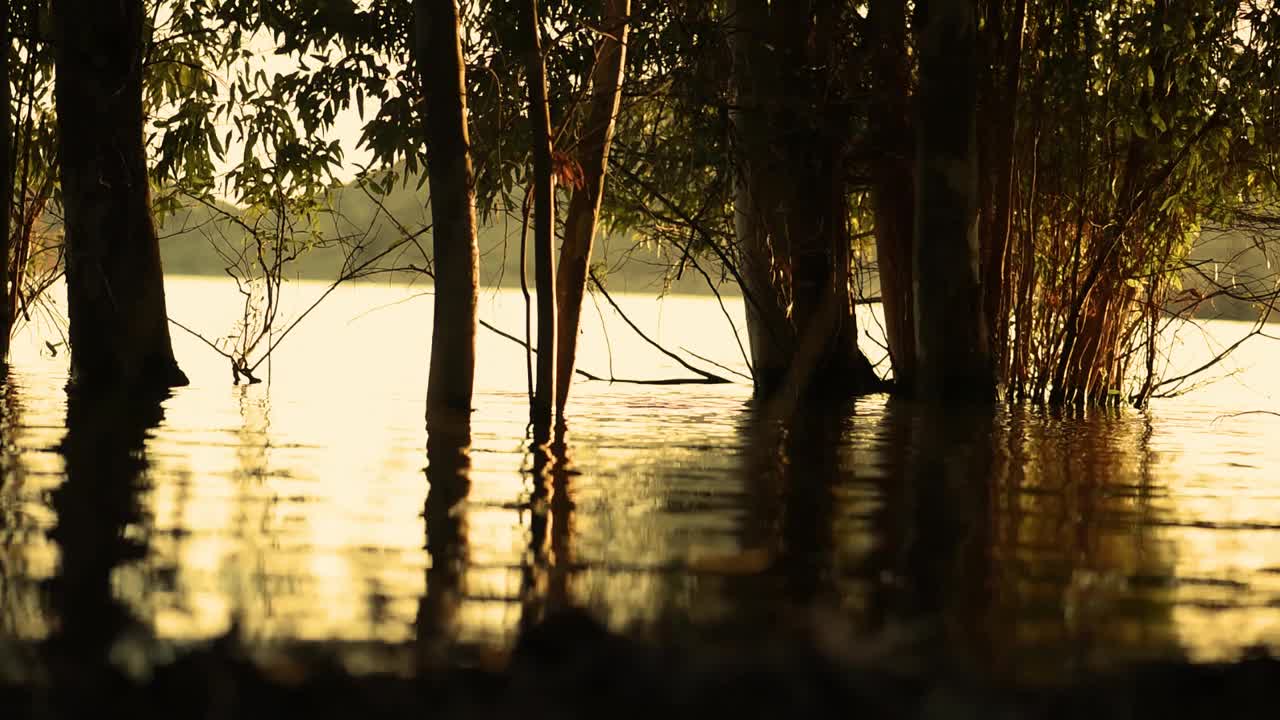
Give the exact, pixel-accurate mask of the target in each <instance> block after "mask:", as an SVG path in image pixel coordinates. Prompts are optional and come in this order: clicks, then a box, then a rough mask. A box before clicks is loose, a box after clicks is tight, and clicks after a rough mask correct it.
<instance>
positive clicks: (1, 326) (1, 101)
mask: <svg viewBox="0 0 1280 720" xmlns="http://www.w3.org/2000/svg"><path fill="white" fill-rule="evenodd" d="M11 45H12V38H10V36H9V0H0V78H3V79H4V81H3V82H0V362H4V361H5V360H7V359H8V358H9V333H10V330H11V328H10V327H9V323H10V316H9V312H8V308H9V254H10V252H11V251H10V243H9V227H10V225H11V224H12V223H11V222H10V218H11V217H12V214H13V155H12V153H13V148H14V146H15V145H16V143H15V142H14V141H13V123H12V122H11V115H12V110H11V109H10V107H9V103H10V95H9V55H10V54H11V52H12V49H11ZM14 292H17V289H16V288H15V289H14Z"/></svg>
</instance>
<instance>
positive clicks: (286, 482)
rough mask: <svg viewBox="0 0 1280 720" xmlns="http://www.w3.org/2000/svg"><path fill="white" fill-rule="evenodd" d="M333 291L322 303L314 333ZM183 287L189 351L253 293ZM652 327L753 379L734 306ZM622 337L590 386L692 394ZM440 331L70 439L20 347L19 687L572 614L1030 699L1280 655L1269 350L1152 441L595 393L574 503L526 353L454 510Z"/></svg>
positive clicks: (371, 333)
mask: <svg viewBox="0 0 1280 720" xmlns="http://www.w3.org/2000/svg"><path fill="white" fill-rule="evenodd" d="M323 289H324V288H323V286H320V285H315V284H308V283H301V284H297V285H294V286H293V287H292V290H291V291H290V295H289V296H288V298H287V300H288V305H289V306H290V312H294V313H296V311H297V310H298V309H299V308H301V307H305V305H306V303H307V302H309V300H310V299H311V298H314V297H315V296H317V295H318V294H319V293H320V292H322V291H323ZM168 291H169V306H170V311H171V314H172V315H173V317H175V318H176V319H178V320H179V321H181V322H182V323H183V324H185V325H187V326H188V327H192V328H193V329H197V330H199V331H201V332H203V333H206V334H208V335H209V336H210V337H213V336H218V335H222V334H226V333H228V332H229V331H231V330H232V329H233V327H234V322H235V316H236V311H237V305H236V295H235V291H234V288H233V287H230V286H229V285H228V284H227V283H225V282H222V281H218V280H202V279H192V278H170V279H169V281H168ZM619 302H620V303H621V304H622V305H623V307H624V308H625V309H626V310H627V311H628V313H629V314H630V315H631V316H632V318H633V319H634V320H635V321H636V322H637V324H638V325H640V326H641V327H642V328H644V329H645V330H646V331H647V332H650V333H651V334H652V335H654V336H655V337H658V338H660V339H661V341H662V342H663V343H664V344H666V345H668V346H669V347H671V348H672V349H676V348H680V347H687V348H688V349H689V350H690V351H692V352H695V353H697V354H699V355H703V356H705V357H709V358H712V359H714V360H715V361H717V362H719V363H722V364H723V365H725V366H728V367H730V368H734V369H738V370H742V369H744V365H743V361H742V359H741V356H740V354H739V352H738V350H737V345H736V344H735V343H734V340H733V334H732V330H731V329H730V328H729V325H728V323H727V322H726V321H725V319H724V316H723V314H722V311H721V309H720V307H719V306H718V305H717V304H716V302H715V300H714V299H712V298H702V297H670V298H667V299H665V300H663V301H661V302H656V301H655V300H654V299H653V298H652V297H651V296H624V297H620V298H619ZM601 309H602V312H601V314H600V316H599V317H597V315H596V314H595V313H594V312H593V311H592V310H591V309H590V308H588V311H587V312H586V313H584V318H585V319H584V326H585V329H584V335H583V340H582V342H583V349H582V351H581V354H580V359H581V361H580V366H581V367H583V368H585V369H588V370H590V371H591V372H594V373H596V374H599V375H605V376H608V375H609V374H610V369H611V368H612V374H613V375H614V376H615V377H627V378H664V377H673V376H685V375H687V373H686V372H685V371H684V370H682V369H681V368H679V367H678V366H676V365H675V364H674V363H672V362H670V361H669V360H667V359H666V358H664V357H663V356H661V355H660V354H658V353H657V352H656V351H655V350H653V349H652V348H650V347H649V346H648V345H646V344H645V343H644V342H643V341H642V340H640V339H639V338H637V337H635V336H634V335H633V334H631V333H630V331H629V330H627V329H626V327H625V326H624V325H623V324H622V323H621V322H619V321H617V320H616V319H615V318H613V316H612V311H610V310H609V309H608V308H607V307H606V306H603V303H602V308H601ZM729 309H730V314H731V315H732V316H733V317H734V318H735V321H736V322H737V323H738V324H739V327H741V323H742V318H741V309H740V302H739V301H737V300H734V301H732V302H731V303H730V305H729ZM481 314H482V317H483V318H484V319H487V320H489V321H491V322H494V323H496V324H498V325H499V326H501V327H502V328H503V329H506V330H508V331H511V332H516V333H519V332H520V331H521V328H522V326H523V315H522V312H521V304H520V301H519V298H518V295H516V294H513V293H506V292H499V293H493V292H490V293H487V294H486V295H485V297H484V299H483V300H482V306H481ZM429 322H430V297H429V295H426V294H424V288H412V287H402V286H396V287H386V286H372V285H368V286H353V287H348V288H342V289H340V290H339V291H337V292H336V293H335V294H334V295H332V296H331V297H330V298H329V299H328V300H327V301H326V302H325V304H323V305H321V306H320V308H319V309H318V310H316V312H315V313H313V314H312V315H311V316H310V317H309V318H308V319H307V320H306V321H305V322H304V323H303V324H302V325H300V326H299V327H298V329H297V330H296V331H295V332H294V333H293V334H292V335H290V337H289V338H288V339H286V340H285V341H284V343H283V344H282V345H281V346H280V349H279V351H278V353H277V355H276V356H275V357H274V359H273V360H272V362H271V367H270V371H271V372H270V378H271V382H270V385H269V386H268V385H267V384H263V385H256V386H251V387H245V386H239V387H237V386H233V385H232V384H231V373H230V370H229V367H228V365H227V363H226V361H225V360H223V359H222V358H220V357H219V356H217V355H216V354H214V353H212V352H211V351H210V350H209V349H208V348H207V347H206V346H204V345H203V343H202V342H201V341H199V340H197V339H195V338H193V337H191V336H189V335H187V334H186V333H184V332H182V331H180V330H177V329H176V328H175V329H174V333H175V334H174V340H175V348H176V352H177V354H178V356H179V359H180V362H181V364H182V366H183V368H184V369H185V370H186V372H187V374H188V375H189V376H190V377H191V378H192V385H191V386H190V387H188V388H182V389H179V390H177V391H175V392H174V394H173V396H172V397H170V398H168V399H167V400H165V401H164V402H163V405H162V407H161V408H160V410H159V411H158V412H156V411H154V410H148V409H147V407H146V404H145V403H141V404H140V405H139V407H140V408H141V410H140V412H141V414H142V417H141V419H140V420H139V419H138V418H137V417H136V416H135V415H131V414H130V413H129V412H127V411H126V410H127V409H126V408H123V407H113V408H111V409H109V410H106V411H104V410H103V409H102V408H72V421H73V422H72V423H71V424H72V426H73V430H72V434H71V437H66V436H67V434H68V431H67V429H66V428H67V426H68V408H67V403H66V398H65V394H64V392H63V390H62V388H63V384H64V382H65V376H66V364H65V355H64V353H62V352H59V353H57V354H56V355H53V354H51V352H50V350H49V348H48V347H46V346H45V345H44V344H43V340H44V339H47V337H49V334H48V332H49V328H43V329H42V332H44V333H45V334H43V335H40V334H37V333H27V334H25V335H24V336H23V337H21V338H19V340H18V342H17V345H16V346H15V349H14V358H13V363H12V367H11V369H10V371H9V379H8V382H7V383H6V384H5V386H4V391H3V415H2V420H0V429H2V431H3V439H4V447H3V454H2V455H0V462H2V467H3V477H2V479H0V599H2V600H3V606H2V610H0V658H3V657H4V654H5V650H4V649H5V648H13V647H22V646H26V645H28V644H30V643H31V642H35V641H41V640H43V639H46V638H49V637H51V636H53V635H56V634H57V633H58V632H59V630H60V629H61V631H63V633H64V634H77V633H78V634H89V635H93V634H104V635H106V636H107V637H105V638H102V642H103V643H106V644H108V645H110V646H112V647H114V648H115V650H114V651H113V652H114V654H113V656H112V657H113V658H114V659H115V660H116V661H119V662H125V663H129V662H133V663H135V664H137V663H143V664H145V663H146V662H150V661H155V660H156V658H161V657H163V656H164V654H165V653H166V652H169V651H171V649H172V648H174V647H182V646H184V645H187V644H190V643H194V642H200V641H205V640H209V639H212V638H216V637H218V636H220V635H222V634H224V633H226V632H227V631H228V629H229V628H231V627H232V626H233V624H234V626H235V627H236V629H237V631H238V632H239V633H240V634H241V635H242V636H243V637H244V638H245V639H246V640H248V641H249V642H250V643H251V644H253V645H254V646H255V647H256V648H260V649H264V651H265V650H269V649H271V648H281V647H292V646H297V645H300V644H301V645H309V644H321V645H322V646H324V647H326V648H329V649H332V650H335V651H338V652H339V653H341V654H343V655H344V656H345V657H347V659H348V660H349V662H351V663H352V665H353V666H355V667H363V668H369V669H377V668H384V667H390V666H403V664H404V663H405V662H411V661H412V659H413V658H419V657H423V656H446V657H463V658H476V657H483V656H484V655H485V653H492V652H495V651H497V652H500V651H501V650H503V649H504V648H506V647H508V646H509V645H510V643H511V642H512V641H513V639H514V637H515V634H516V633H517V632H518V630H519V628H520V626H521V623H522V622H528V621H530V620H531V619H534V618H536V617H538V616H540V615H541V614H543V613H545V612H547V611H548V610H549V609H553V608H555V607H558V606H561V605H564V604H575V605H581V606H585V607H587V608H588V609H589V610H590V611H592V612H593V613H594V614H596V615H597V616H598V617H600V618H601V619H603V620H604V621H605V622H607V623H608V624H609V625H610V626H611V627H613V628H615V629H618V630H622V631H626V632H631V633H635V634H637V635H641V636H649V637H656V638H658V639H677V640H679V641H681V642H693V643H697V642H706V643H715V644H718V645H720V646H726V645H727V646H733V645H735V644H736V645H743V646H752V645H753V644H759V643H762V642H765V641H766V640H767V639H768V638H770V637H773V636H774V635H776V633H777V632H779V630H778V629H779V628H793V627H797V626H804V627H809V628H810V629H811V630H812V631H815V632H817V634H818V635H820V636H822V637H823V638H824V639H825V641H826V642H837V643H845V644H860V645H862V646H868V645H870V646H874V647H877V648H885V649H884V650H883V652H884V653H886V654H896V655H899V656H910V657H913V658H916V657H940V658H942V659H944V660H945V661H949V662H954V663H956V664H959V665H962V666H964V667H970V668H977V669H978V670H979V671H981V672H987V673H992V674H995V675H997V676H1001V677H1011V678H1014V679H1028V680H1037V679H1046V678H1055V677H1058V678H1060V677H1064V676H1069V675H1070V674H1071V673H1074V672H1077V671H1080V670H1090V669H1098V668H1108V667H1114V666H1117V665H1120V664H1122V663H1125V662H1129V661H1131V660H1137V659H1146V658H1187V659H1191V660H1194V661H1210V660H1221V659H1230V658H1233V657H1236V656H1238V655H1239V654H1240V653H1241V652H1242V651H1244V649H1246V648H1247V647H1249V646H1252V645H1257V644H1261V645H1265V646H1267V647H1270V648H1272V649H1277V650H1280V479H1277V478H1280V472H1278V470H1280V443H1276V442H1275V441H1274V439H1273V438H1275V437H1277V430H1278V429H1280V418H1277V417H1273V416H1270V415H1265V414H1251V415H1243V416H1236V417H1231V416H1230V414H1231V413H1236V412H1240V411H1244V410H1271V409H1280V403H1277V402H1276V398H1275V394H1276V393H1277V392H1278V391H1280V382H1278V381H1277V380H1276V376H1275V375H1274V374H1273V373H1272V372H1271V370H1270V367H1269V365H1270V363H1271V362H1272V360H1273V358H1274V353H1275V349H1274V347H1273V346H1271V345H1269V344H1267V343H1268V341H1267V340H1265V339H1264V340H1259V341H1258V342H1256V343H1254V344H1250V345H1246V346H1245V348H1244V349H1242V350H1241V351H1240V353H1239V354H1238V355H1237V356H1236V357H1235V358H1234V360H1233V362H1232V363H1231V364H1228V365H1227V366H1225V370H1226V371H1231V372H1234V373H1235V374H1234V375H1232V376H1231V377H1229V378H1227V379H1224V380H1221V381H1220V382H1218V383H1216V384H1214V385H1212V386H1210V387H1208V388H1206V389H1203V390H1200V391H1198V392H1196V393H1192V394H1190V395H1188V396H1185V397H1182V398H1177V399H1171V400H1162V401H1158V402H1157V403H1156V404H1155V405H1154V407H1153V409H1152V410H1151V411H1150V412H1148V413H1138V412H1132V411H1129V412H1113V413H1088V414H1078V413H1058V412H1053V411H1048V410H1043V409H1036V408H1012V409H1007V410H1002V411H1000V412H998V413H996V414H995V415H994V416H987V417H981V416H966V417H954V416H952V417H946V418H941V417H936V416H933V415H931V414H930V413H929V412H927V411H926V410H924V409H922V408H920V407H915V406H912V405H909V404H904V403H901V402H896V401H889V400H886V399H885V398H883V397H871V398H865V399H861V400H859V401H857V402H856V403H855V404H853V405H852V406H851V408H850V409H849V413H848V414H847V416H846V417H841V418H835V419H831V418H820V417H812V418H807V419H805V420H803V421H802V422H800V423H799V424H798V425H797V426H794V427H791V428H789V429H788V432H787V433H786V434H784V436H782V437H771V436H770V435H769V434H768V433H766V432H763V431H762V429H761V428H760V427H758V426H757V424H756V423H755V422H754V421H753V420H752V417H751V414H750V410H749V407H748V403H747V400H748V396H749V387H748V386H747V385H746V384H745V383H737V384H731V385H683V386H652V385H629V384H607V383H600V382H581V383H579V384H578V385H577V386H575V389H574V391H573V396H572V400H571V402H572V421H571V422H572V426H571V434H570V440H569V450H568V452H569V456H570V464H569V465H568V466H562V467H560V468H559V469H558V470H557V471H556V472H553V473H552V474H551V476H550V477H549V479H548V481H547V482H546V483H545V484H543V483H538V482H535V481H534V479H533V476H532V475H531V474H530V472H529V470H530V469H531V459H530V457H529V456H528V454H527V453H526V452H525V451H524V441H523V438H524V431H525V427H524V425H525V420H526V417H527V398H526V394H525V393H526V388H525V364H524V363H525V358H524V353H523V350H522V349H520V348H519V347H518V346H516V345H514V344H511V343H510V342H509V341H507V340H504V339H502V338H500V337H498V336H496V335H494V334H492V333H489V332H487V331H484V330H482V331H481V335H480V344H479V356H480V365H479V372H478V378H477V394H476V399H475V405H476V414H475V420H474V423H475V424H474V434H475V437H474V447H473V451H472V455H471V462H472V464H471V467H470V470H469V472H468V473H467V474H466V478H467V479H469V483H464V482H460V481H459V480H458V479H457V478H454V477H452V476H451V475H450V474H449V473H447V472H443V471H434V472H433V474H432V477H431V480H432V482H430V483H429V482H428V475H427V473H426V472H425V471H424V468H426V466H427V464H428V463H427V457H426V453H425V450H424V448H425V442H426V437H425V432H424V430H423V419H422V415H423V398H424V397H425V385H426V358H427V357H428V341H429V336H430V328H429ZM1248 328H1249V326H1248V325H1245V324H1238V323H1226V322H1218V323H1211V324H1210V325H1209V333H1208V335H1207V336H1205V337H1200V336H1198V335H1195V334H1194V333H1187V338H1186V342H1185V343H1184V344H1182V345H1181V346H1179V347H1178V348H1177V350H1176V351H1175V353H1174V356H1173V357H1172V358H1171V360H1170V362H1171V364H1172V366H1173V367H1174V368H1179V367H1185V368H1189V367H1194V366H1196V365H1198V364H1199V363H1201V362H1202V361H1203V359H1204V358H1205V357H1207V356H1208V355H1209V353H1210V352H1211V349H1212V347H1214V346H1215V344H1216V345H1217V346H1220V345H1223V344H1226V343H1229V342H1230V341H1232V340H1233V339H1235V338H1236V337H1239V336H1240V335H1241V334H1243V333H1245V332H1247V330H1248ZM606 330H607V340H606ZM264 369H265V366H264ZM710 369H712V370H715V368H714V367H711V368H710ZM1218 374H1219V375H1221V374H1223V373H1218ZM148 414H150V416H149V417H148ZM433 467H436V468H438V467H440V465H439V463H436V464H435V465H433ZM429 489H430V491H431V492H430V494H429ZM0 671H4V670H3V668H0Z"/></svg>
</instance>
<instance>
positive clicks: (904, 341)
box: [868, 0, 916, 392]
mask: <svg viewBox="0 0 1280 720" xmlns="http://www.w3.org/2000/svg"><path fill="white" fill-rule="evenodd" d="M868 19H869V20H870V22H871V26H872V32H874V33H875V42H876V54H875V72H874V82H875V96H874V99H873V100H872V103H871V107H870V108H869V110H870V114H871V118H870V119H871V132H872V134H873V136H874V137H875V141H876V147H877V148H878V155H877V157H876V158H875V161H874V164H873V166H872V173H873V180H872V182H873V187H874V202H875V206H874V212H875V232H876V265H877V268H878V270H879V277H880V298H881V302H882V306H883V308H884V326H885V328H884V329H885V335H886V340H887V341H888V345H889V358H890V361H891V362H892V363H893V377H894V381H895V383H896V385H897V387H898V389H899V390H902V391H904V392H910V391H912V390H913V389H914V385H915V367H916V346H915V321H914V318H913V316H914V312H913V309H912V305H913V301H912V298H911V238H912V226H913V224H914V223H913V217H912V215H913V213H914V212H915V202H914V196H913V193H914V188H913V187H912V185H913V180H912V174H911V166H912V163H913V162H914V147H913V144H914V143H913V140H912V137H911V125H910V115H911V110H910V97H909V92H908V90H909V84H910V82H911V68H910V65H909V62H910V61H909V56H908V55H907V4H906V2H905V0H873V1H872V3H871V7H870V10H869V17H868Z"/></svg>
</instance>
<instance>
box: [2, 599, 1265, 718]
mask: <svg viewBox="0 0 1280 720" xmlns="http://www.w3.org/2000/svg"><path fill="white" fill-rule="evenodd" d="M42 655H46V656H47V657H43V658H42V659H41V660H40V663H41V665H42V667H41V668H39V669H38V670H32V669H31V668H28V670H29V671H32V672H31V674H30V677H32V678H34V679H33V680H32V681H31V682H28V683H23V684H21V685H15V684H12V683H11V684H9V685H7V686H5V687H4V688H3V690H0V708H3V711H0V715H2V716H3V717H5V718H104V717H120V718H131V719H134V720H136V719H140V718H209V719H220V718H279V717H309V718H329V717H335V718H359V720H373V719H375V718H427V717H431V718H511V717H520V718H526V719H527V718H544V717H545V718H552V717H562V718H563V717H590V718H597V717H598V718H619V717H624V718H630V717H636V718H640V717H645V718H661V719H662V720H670V719H672V718H695V717H697V718H710V717H717V716H728V717H738V718H742V717H761V718H766V717H767V718H785V717H828V716H832V714H833V713H837V714H838V715H839V716H843V717H850V718H930V719H933V718H937V719H945V718H1089V719H1090V720H1110V719H1112V718H1115V719H1117V720H1118V719H1121V718H1124V719H1128V718H1161V719H1167V718H1181V717H1194V718H1201V717H1203V718H1261V717H1272V716H1273V715H1272V713H1273V712H1274V710H1275V697H1276V696H1275V689H1276V688H1277V687H1280V661H1277V660H1275V659H1272V658H1270V657H1267V656H1266V655H1264V654H1261V653H1259V654H1257V655H1255V656H1250V657H1247V658H1245V659H1243V660H1241V661H1239V662H1236V663H1232V664H1226V665H1191V664H1185V663H1162V664H1146V665H1140V666H1135V667H1132V668H1130V669H1129V670H1128V671H1125V672H1120V673H1113V674H1110V675H1106V676H1095V677H1092V678H1089V679H1085V680H1080V681H1076V682H1074V683H1073V684H1071V685H1068V686H1061V687H1042V688H1036V689H1027V688H1021V689H1018V688H1002V687H998V686H996V685H993V684H990V683H987V682H983V681H977V680H974V679H972V678H967V679H966V678H964V677H962V676H961V675H959V674H956V673H942V674H939V673H932V672H920V671H914V672H910V671H908V672H904V671H901V670H899V671H887V670H883V669H877V668H876V667H874V666H868V665H865V664H863V663H849V662H847V661H842V660H839V659H836V658H833V657H832V656H831V654H830V653H824V652H821V651H819V650H818V649H816V648H812V647H788V648H777V647H771V648H768V649H762V651H761V653H760V654H758V655H752V654H747V655H737V656H734V657H725V656H724V655H716V656H714V657H713V656H712V654H710V653H700V652H691V651H682V650H679V649H676V648H672V647H659V646H656V645H652V644H646V643H641V642H637V641H633V640H629V639H627V638H624V637H622V636H619V635H616V634H613V633H610V632H608V631H606V630H604V629H603V628H601V627H600V626H599V625H597V624H596V623H595V622H594V621H592V620H591V619H590V618H588V617H587V616H585V615H583V614H579V613H561V614H558V615H556V616H554V617H552V618H550V619H548V620H547V621H546V622H544V623H542V624H540V625H538V626H536V627H533V628H531V629H529V630H528V631H526V632H524V633H523V634H522V636H521V637H520V639H519V641H518V643H517V645H516V648H515V650H514V652H513V653H512V654H511V656H510V659H509V661H508V662H506V663H504V664H503V665H504V666H503V667H502V668H501V669H476V668H464V667H450V668H444V669H439V670H432V671H429V672H424V673H421V674H419V675H417V676H414V677H405V676H399V675H386V674H384V675H353V674H350V673H348V672H346V671H345V670H343V669H341V667H340V666H339V665H338V664H337V663H335V662H332V661H328V660H324V659H315V658H311V659H309V660H307V661H305V662H304V661H298V662H295V663H290V664H288V665H287V666H284V667H279V666H277V667H264V666H263V665H260V664H256V663H253V662H250V661H249V660H247V659H246V658H245V656H244V655H243V654H242V653H241V652H239V651H238V650H236V649H235V648H234V647H233V645H232V643H229V642H225V641H224V642H218V643H213V644H212V645H210V646H208V647H206V648H203V649H200V650H195V651H191V652H189V653H187V654H185V655H183V656H181V657H180V658H179V659H177V660H176V661H174V662H172V663H170V664H167V665H165V666H163V667H160V668H157V669H155V670H154V671H153V672H151V673H150V674H149V677H148V678H147V679H146V680H136V679H129V678H128V677H126V676H125V675H124V674H123V673H121V672H119V671H118V670H114V669H109V668H107V667H104V666H103V665H102V664H98V663H87V662H84V661H82V660H77V659H75V657H74V653H73V652H69V651H68V650H67V649H50V650H49V651H48V652H47V653H42Z"/></svg>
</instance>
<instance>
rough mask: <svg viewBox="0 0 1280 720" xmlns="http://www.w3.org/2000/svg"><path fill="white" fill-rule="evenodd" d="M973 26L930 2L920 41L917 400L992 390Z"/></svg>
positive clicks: (949, 6) (968, 14)
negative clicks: (982, 270) (981, 260)
mask: <svg viewBox="0 0 1280 720" xmlns="http://www.w3.org/2000/svg"><path fill="white" fill-rule="evenodd" d="M976 35H977V20H976V18H975V11H974V5H973V0H930V2H929V4H928V7H927V10H926V12H925V18H924V25H923V32H921V33H920V42H919V56H920V90H919V97H918V106H917V110H918V115H917V118H916V127H917V145H916V153H917V155H916V158H917V162H916V221H915V240H914V243H913V248H912V265H913V269H914V276H915V321H916V353H917V356H916V357H917V361H918V363H919V364H918V367H917V372H918V376H917V381H916V385H917V388H918V392H919V394H920V396H921V397H922V398H926V399H933V400H987V399H990V398H992V397H993V395H994V390H995V381H994V375H993V371H992V367H991V356H990V350H989V347H988V340H987V329H986V323H985V320H984V316H983V312H982V293H981V287H980V285H979V281H978V226H977V222H978V208H977V197H978V175H977V173H978V167H977V128H976V103H977V77H978V74H977V70H978V68H977V42H976V40H977V38H976Z"/></svg>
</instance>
